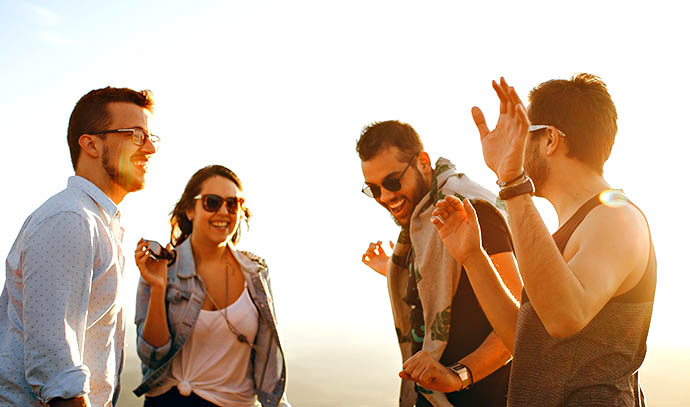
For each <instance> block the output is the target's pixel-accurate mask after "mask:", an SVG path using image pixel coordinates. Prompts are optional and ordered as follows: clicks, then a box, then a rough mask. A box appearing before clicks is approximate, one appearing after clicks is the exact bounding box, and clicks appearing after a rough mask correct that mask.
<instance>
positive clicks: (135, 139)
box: [87, 127, 161, 149]
mask: <svg viewBox="0 0 690 407" xmlns="http://www.w3.org/2000/svg"><path fill="white" fill-rule="evenodd" d="M108 133H131V134H125V135H126V136H131V137H132V143H134V145H135V146H143V145H144V144H145V143H146V139H149V140H151V144H153V146H154V147H156V149H158V143H159V142H160V141H161V138H160V137H158V136H156V135H155V134H149V133H147V132H145V131H144V130H143V129H140V128H138V127H136V128H133V129H113V130H105V131H97V132H88V133H87V134H94V135H95V134H108Z"/></svg>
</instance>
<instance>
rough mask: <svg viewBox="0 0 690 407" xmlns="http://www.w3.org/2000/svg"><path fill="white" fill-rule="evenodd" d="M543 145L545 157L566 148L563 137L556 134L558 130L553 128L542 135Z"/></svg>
mask: <svg viewBox="0 0 690 407" xmlns="http://www.w3.org/2000/svg"><path fill="white" fill-rule="evenodd" d="M544 143H545V151H544V154H545V155H547V156H548V155H553V154H554V153H555V152H556V151H557V150H558V149H559V148H563V147H566V144H565V143H564V140H563V137H562V136H561V135H560V134H558V130H556V129H555V128H553V127H549V129H548V130H547V131H546V134H545V135H544ZM566 149H567V147H566Z"/></svg>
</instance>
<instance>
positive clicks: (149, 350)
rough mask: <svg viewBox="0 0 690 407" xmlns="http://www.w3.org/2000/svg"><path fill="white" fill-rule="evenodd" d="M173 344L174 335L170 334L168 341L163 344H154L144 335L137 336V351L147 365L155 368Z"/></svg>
mask: <svg viewBox="0 0 690 407" xmlns="http://www.w3.org/2000/svg"><path fill="white" fill-rule="evenodd" d="M171 345H172V337H171V336H168V341H167V342H165V343H164V344H163V345H161V346H153V345H151V344H149V343H148V342H146V339H144V336H143V335H139V337H138V338H137V353H139V357H140V358H141V361H142V362H144V364H145V365H147V366H149V367H151V368H153V367H155V366H157V365H158V364H159V362H160V360H161V359H163V358H164V357H165V356H166V355H167V354H168V353H169V352H170V346H171Z"/></svg>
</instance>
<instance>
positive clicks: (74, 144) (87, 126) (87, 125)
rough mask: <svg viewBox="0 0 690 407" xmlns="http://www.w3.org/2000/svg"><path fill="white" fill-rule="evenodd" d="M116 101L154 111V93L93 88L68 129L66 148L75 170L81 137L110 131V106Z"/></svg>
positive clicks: (125, 89)
mask: <svg viewBox="0 0 690 407" xmlns="http://www.w3.org/2000/svg"><path fill="white" fill-rule="evenodd" d="M114 102H125V103H134V104H135V105H137V106H141V107H143V108H144V109H146V110H148V111H150V112H153V93H151V91H149V90H142V91H140V92H137V91H135V90H132V89H129V88H112V87H110V86H108V87H106V88H103V89H94V90H92V91H91V92H89V93H87V94H86V95H84V96H82V97H81V99H79V101H78V102H77V104H76V105H75V106H74V110H72V114H71V115H70V118H69V126H68V127H67V145H68V146H69V154H70V156H71V158H72V167H73V168H74V169H75V170H76V169H77V161H78V160H79V153H80V152H81V147H80V146H79V137H81V135H82V134H88V133H89V132H98V131H104V130H108V129H107V127H108V126H109V125H110V114H109V113H108V104H109V103H114Z"/></svg>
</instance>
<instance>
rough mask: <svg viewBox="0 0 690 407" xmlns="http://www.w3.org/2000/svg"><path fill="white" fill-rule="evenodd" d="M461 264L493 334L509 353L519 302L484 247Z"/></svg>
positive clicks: (511, 347)
mask: <svg viewBox="0 0 690 407" xmlns="http://www.w3.org/2000/svg"><path fill="white" fill-rule="evenodd" d="M464 266H465V271H466V272H467V276H468V277H469V279H470V284H471V285H472V290H473V291H474V294H475V296H476V297H477V300H478V301H479V304H480V305H481V307H482V310H483V311H484V314H485V315H486V317H487V319H488V320H489V323H491V326H492V328H493V329H494V332H495V334H496V336H497V337H498V338H499V339H500V340H501V341H502V343H503V345H504V346H505V348H506V349H507V350H508V352H510V354H512V353H513V341H514V338H515V324H516V323H517V314H518V310H519V306H520V304H519V303H518V302H517V300H516V299H515V298H514V297H513V296H512V295H511V294H510V290H509V289H508V288H507V287H506V286H505V284H504V283H503V280H502V279H501V277H500V276H499V275H498V272H497V271H496V270H495V268H494V265H493V264H492V262H491V260H490V259H489V256H487V254H486V253H485V252H484V251H483V250H481V251H479V252H477V253H476V255H475V256H472V257H470V258H468V259H467V260H466V261H465V264H464Z"/></svg>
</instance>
